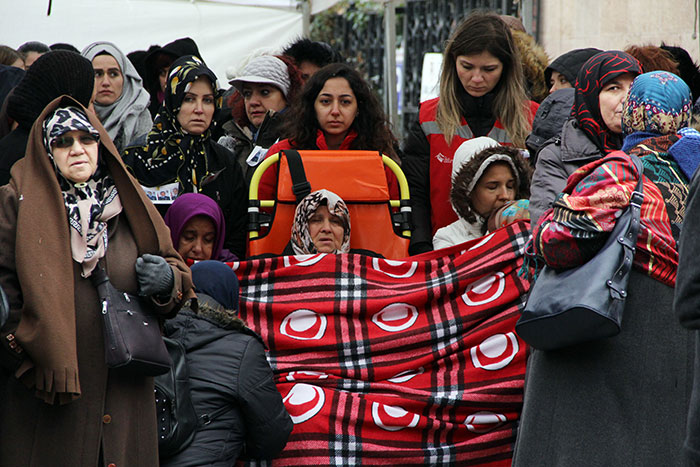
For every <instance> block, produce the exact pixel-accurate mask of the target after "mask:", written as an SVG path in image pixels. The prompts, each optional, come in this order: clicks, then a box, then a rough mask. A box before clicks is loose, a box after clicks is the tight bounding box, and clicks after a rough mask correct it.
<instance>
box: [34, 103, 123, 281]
mask: <svg viewBox="0 0 700 467" xmlns="http://www.w3.org/2000/svg"><path fill="white" fill-rule="evenodd" d="M76 130H77V131H86V132H88V133H90V134H91V135H92V136H94V137H95V139H96V140H98V141H99V138H100V133H99V132H98V131H97V130H96V129H95V128H94V127H93V126H92V125H91V124H90V121H89V120H88V118H87V116H86V115H85V113H84V112H83V111H82V110H81V109H79V108H77V107H59V108H58V109H56V110H55V111H54V112H53V113H52V114H50V115H49V117H48V118H47V119H46V120H44V124H43V136H44V146H45V147H46V152H47V154H48V155H49V157H50V158H51V161H52V162H53V165H54V168H55V170H56V177H57V178H58V183H59V185H60V187H61V191H62V193H63V203H64V205H65V206H66V212H67V214H68V225H69V226H70V239H71V252H72V254H73V259H74V260H75V261H76V262H77V263H80V264H81V265H82V269H83V271H82V275H83V277H88V276H90V274H91V273H92V271H93V269H95V266H97V261H98V260H99V259H100V258H102V257H103V256H104V255H105V252H106V251H107V221H108V220H109V219H111V218H112V217H114V216H116V215H117V214H119V213H120V212H121V211H122V204H121V201H120V200H119V195H118V194H117V189H116V187H115V186H114V180H113V179H112V177H111V176H109V175H108V174H107V172H106V171H105V170H101V169H100V166H99V165H98V168H97V171H96V172H95V174H94V175H93V176H92V177H91V178H90V179H89V180H88V181H87V182H84V183H73V182H71V181H70V180H68V179H67V178H65V177H64V176H63V174H61V172H60V170H59V169H58V167H57V166H56V161H55V160H54V158H53V153H52V151H51V144H52V143H53V142H54V141H55V140H56V138H58V137H60V136H62V135H64V134H66V133H68V132H69V131H76ZM102 174H104V175H102Z"/></svg>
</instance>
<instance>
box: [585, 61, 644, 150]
mask: <svg viewBox="0 0 700 467" xmlns="http://www.w3.org/2000/svg"><path fill="white" fill-rule="evenodd" d="M641 72H642V67H641V65H640V64H639V62H638V61H637V59H636V58H634V57H633V56H631V55H629V54H627V53H625V52H622V51H619V50H608V51H606V52H601V53H599V54H596V55H594V56H593V57H591V58H590V59H588V61H587V62H586V63H584V64H583V66H582V67H581V70H580V71H579V73H578V79H577V80H576V86H575V88H576V95H575V96H574V107H573V108H572V109H571V116H572V117H574V118H575V119H576V121H577V122H578V126H579V128H580V129H581V130H583V131H584V133H586V136H588V139H590V140H591V141H592V142H593V143H595V145H596V146H598V148H599V149H600V150H601V151H602V152H603V153H604V154H607V153H609V152H612V151H615V150H617V149H620V147H621V146H622V136H621V135H617V134H615V133H613V132H611V131H610V130H609V129H608V127H607V126H606V125H605V122H603V117H602V115H601V114H600V103H599V101H598V95H599V94H600V91H601V90H602V89H603V87H604V86H605V85H606V84H607V83H608V82H610V81H612V80H613V79H615V78H617V77H618V76H620V75H622V74H625V73H632V74H633V75H635V76H636V75H638V74H640V73H641Z"/></svg>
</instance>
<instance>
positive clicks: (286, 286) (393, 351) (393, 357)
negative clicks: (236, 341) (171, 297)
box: [233, 221, 529, 466]
mask: <svg viewBox="0 0 700 467" xmlns="http://www.w3.org/2000/svg"><path fill="white" fill-rule="evenodd" d="M528 228H529V224H528V222H527V221H520V222H517V223H514V224H510V225H509V226H507V227H505V228H502V229H500V230H498V231H496V232H494V233H493V234H491V235H489V236H487V237H484V238H480V239H477V240H474V241H471V242H468V243H464V244H462V245H457V246H455V247H452V248H449V249H444V250H439V251H435V252H430V253H426V254H424V255H421V256H417V257H412V258H408V259H406V260H400V261H392V260H385V259H379V258H373V257H369V256H364V255H355V254H339V255H326V254H318V255H313V256H289V257H277V258H266V259H261V260H252V261H247V262H242V263H233V268H234V269H235V270H236V272H237V274H238V277H239V279H240V291H241V308H240V316H241V318H242V319H244V320H245V321H246V322H247V323H248V324H249V326H250V327H251V328H253V329H254V330H255V331H257V332H258V333H259V334H260V335H261V336H262V338H263V340H264V341H265V342H266V344H267V346H268V347H269V361H270V363H271V366H272V368H273V371H274V375H275V379H276V384H277V388H278V390H279V391H280V393H281V395H282V397H283V400H284V402H285V406H286V408H287V410H288V412H289V413H290V415H291V416H292V419H293V421H294V431H293V432H292V434H291V437H290V439H289V441H288V443H287V446H286V447H285V449H284V451H283V452H282V454H281V455H280V457H278V458H277V459H275V460H274V461H272V463H271V464H272V465H275V466H277V465H279V466H300V465H307V466H311V465H313V466H318V465H381V464H383V465H467V464H468V465H489V466H492V465H504V466H505V465H510V459H511V457H512V449H513V443H514V441H515V427H516V424H517V421H518V419H519V415H520V410H521V406H522V397H523V380H524V374H525V360H526V355H527V349H526V346H525V344H524V342H523V341H521V340H520V339H519V338H518V337H517V336H516V334H515V332H514V326H515V322H516V320H517V318H518V316H519V315H520V311H521V309H522V307H523V305H524V300H525V295H526V292H527V290H528V288H529V284H528V282H527V281H525V280H524V279H523V278H521V277H520V276H519V275H518V270H519V269H520V268H521V266H522V265H523V252H524V245H525V243H526V241H527V239H528V237H529V235H528ZM250 465H255V464H254V463H251V464H250ZM264 465H267V464H264Z"/></svg>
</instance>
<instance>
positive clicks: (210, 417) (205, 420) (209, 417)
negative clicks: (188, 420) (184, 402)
mask: <svg viewBox="0 0 700 467" xmlns="http://www.w3.org/2000/svg"><path fill="white" fill-rule="evenodd" d="M231 408H232V407H230V406H227V405H225V406H223V407H219V408H218V409H216V410H215V411H213V412H211V413H205V414H204V415H200V416H199V417H197V426H198V427H202V426H204V425H209V424H210V423H211V422H213V421H214V420H216V419H217V418H219V416H220V415H222V414H224V413H226V412H228V411H229V410H231Z"/></svg>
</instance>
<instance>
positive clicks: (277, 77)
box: [229, 55, 290, 99]
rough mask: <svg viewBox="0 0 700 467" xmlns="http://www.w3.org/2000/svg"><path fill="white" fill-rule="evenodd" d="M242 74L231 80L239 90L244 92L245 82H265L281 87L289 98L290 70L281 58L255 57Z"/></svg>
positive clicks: (269, 56) (271, 56)
mask: <svg viewBox="0 0 700 467" xmlns="http://www.w3.org/2000/svg"><path fill="white" fill-rule="evenodd" d="M241 75H242V76H239V77H237V78H235V79H232V80H231V81H229V84H231V85H233V86H235V87H236V89H238V91H239V92H241V93H242V92H243V84H244V83H261V84H262V83H264V84H271V85H273V86H275V87H277V88H279V90H280V91H282V94H284V98H285V99H286V98H287V93H288V92H289V86H290V82H289V72H288V71H287V65H286V64H285V63H284V62H283V61H282V60H280V59H279V58H277V57H275V56H273V55H261V56H259V57H255V58H254V59H252V60H251V61H250V62H248V64H247V65H246V66H245V67H244V68H243V72H242V73H241Z"/></svg>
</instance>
